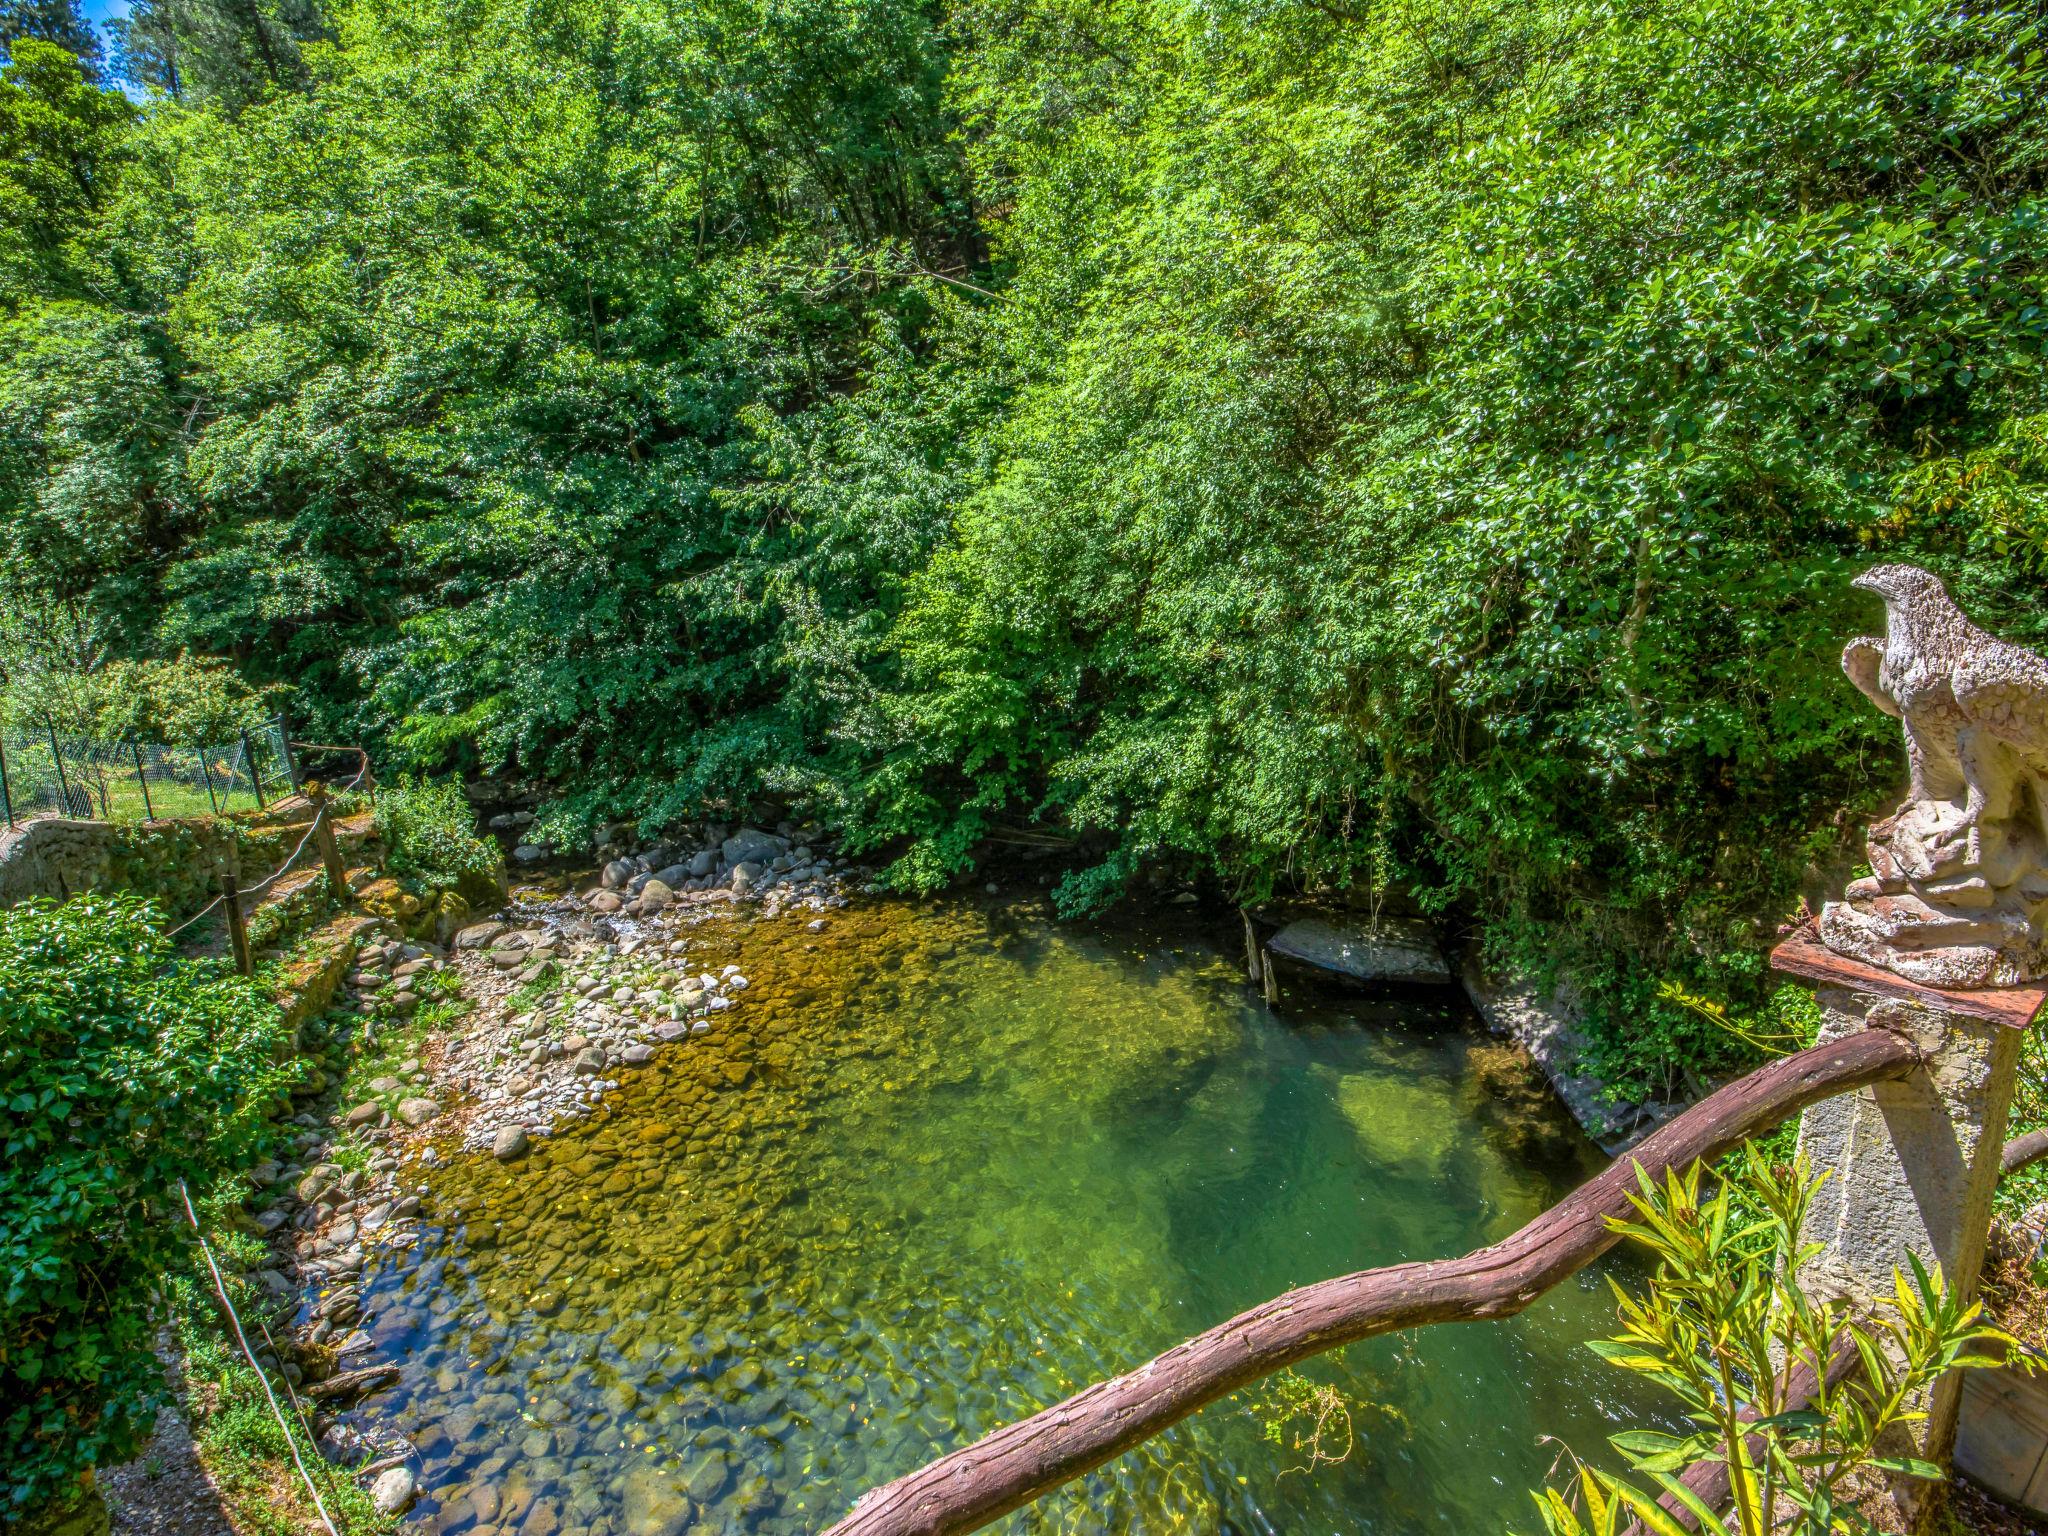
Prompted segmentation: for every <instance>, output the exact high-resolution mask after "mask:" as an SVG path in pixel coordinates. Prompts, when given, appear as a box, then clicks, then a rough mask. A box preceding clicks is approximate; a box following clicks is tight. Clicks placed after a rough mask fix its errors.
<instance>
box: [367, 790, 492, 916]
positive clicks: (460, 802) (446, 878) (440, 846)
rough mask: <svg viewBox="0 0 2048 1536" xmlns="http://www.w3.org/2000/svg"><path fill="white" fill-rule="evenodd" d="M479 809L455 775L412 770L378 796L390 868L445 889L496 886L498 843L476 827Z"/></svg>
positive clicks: (380, 834)
mask: <svg viewBox="0 0 2048 1536" xmlns="http://www.w3.org/2000/svg"><path fill="white" fill-rule="evenodd" d="M475 821H476V815H475V813H474V812H473V811H472V810H471V809H470V805H469V802H468V801H467V800H466V799H464V798H463V794H462V786H461V785H460V784H457V783H456V782H455V781H454V780H453V779H423V778H416V777H414V776H412V775H410V774H408V775H406V776H405V777H403V778H401V779H400V780H399V781H398V782H397V783H396V784H393V785H392V786H391V787H390V788H388V789H384V790H381V791H379V793H378V795H377V816H376V827H377V836H378V838H379V839H381V840H382V842H383V844H384V849H385V854H386V859H385V864H386V867H387V868H388V869H390V871H391V872H392V873H393V874H394V875H397V876H399V877H400V878H401V879H404V880H409V881H413V882H417V883H418V884H421V885H426V886H437V887H441V888H444V889H447V888H453V887H458V886H462V885H465V884H470V883H473V882H475V881H477V880H482V881H484V882H485V883H487V884H491V885H495V884H496V882H497V879H498V874H499V869H500V864H499V859H498V848H497V845H496V844H495V843H493V842H491V841H490V839H488V838H485V837H480V836H478V835H477V833H476V831H475V830H474V827H475Z"/></svg>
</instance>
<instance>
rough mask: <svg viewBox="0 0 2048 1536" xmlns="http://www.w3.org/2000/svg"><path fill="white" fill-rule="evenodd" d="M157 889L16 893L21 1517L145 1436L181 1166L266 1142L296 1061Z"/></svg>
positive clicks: (12, 1049) (266, 1004)
mask: <svg viewBox="0 0 2048 1536" xmlns="http://www.w3.org/2000/svg"><path fill="white" fill-rule="evenodd" d="M160 929H161V919H160V916H159V914H158V913H157V911H156V910H155V908H153V907H151V906H149V905H147V904H145V903H141V902H138V901H136V900H134V899H132V898H128V897H122V896H115V897H105V896H83V897H79V898H77V899H75V900H73V901H70V902H67V903H65V904H64V905H63V906H51V905H49V904H47V903H44V902H41V901H31V902H27V903H25V904H23V905H20V906H16V907H12V908H9V909H8V910H6V911H0V1082H4V1083H5V1085H6V1087H5V1091H4V1094H0V1261H4V1263H0V1268H4V1272H5V1275H6V1282H5V1286H4V1289H0V1402H4V1403H5V1404H6V1407H5V1408H4V1409H0V1446H4V1460H5V1465H6V1468H7V1476H6V1480H5V1496H4V1503H0V1514H4V1516H5V1517H6V1518H8V1519H13V1518H14V1517H16V1516H18V1515H20V1514H21V1513H23V1512H24V1511H26V1510H28V1509H31V1508H33V1507H35V1506H36V1505H37V1504H38V1503H39V1502H40V1501H42V1500H44V1499H47V1498H49V1497H51V1496H52V1495H54V1494H56V1493H58V1492H59V1491H61V1490H62V1489H64V1488H65V1487H66V1486H67V1485H68V1484H69V1482H70V1481H71V1480H72V1479H73V1478H75V1476H76V1475H77V1474H78V1473H79V1472H81V1471H83V1470H85V1469H87V1468H90V1467H93V1466H96V1465H105V1464H110V1463H112V1462H115V1461H118V1460H120V1459H122V1458H123V1457H125V1456H127V1455H130V1454H132V1453H133V1451H134V1449H135V1447H136V1445H137V1444H138V1443H139V1441H140V1439H141V1438H142V1437H143V1436H144V1435H145V1434H146V1433H147V1431H148V1429H149V1425H150V1422H151V1420H152V1418H153V1416H154V1411H155V1408H156V1405H157V1403H158V1401H159V1400H160V1395H161V1382H160V1379H159V1372H158V1367H157V1361H156V1357H155V1355H154V1353H153V1352H152V1349H151V1331H152V1324H151V1322H150V1317H149V1306H150V1297H151V1294H152V1292H153V1289H154V1287H155V1284H156V1282H157V1279H158V1278H159V1277H160V1276H161V1275H162V1273H163V1272H164V1271H165V1269H166V1268H167V1267H169V1266H170V1265H171V1264H172V1263H174V1262H175V1261H176V1260H177V1259H178V1258H179V1256H180V1254H181V1252H182V1247H183V1236H182V1231H181V1228H180V1226H179V1225H178V1224H177V1223H176V1222H175V1221H174V1220H173V1219H172V1217H173V1212H174V1211H175V1209H176V1208H177V1201H178V1189H179V1186H180V1184H181V1183H183V1182H186V1181H190V1182H191V1183H194V1184H198V1185H200V1186H202V1187H203V1186H204V1185H205V1184H206V1182H207V1181H209V1180H211V1179H212V1178H214V1177H216V1176H217V1175H219V1174H221V1173H223V1172H226V1171H228V1170H231V1169H234V1168H237V1167H239V1166H240V1165H241V1164H242V1163H243V1161H244V1160H245V1159H249V1158H251V1157H253V1154H254V1151H255V1149H256V1147H257V1146H258V1144H259V1142H260V1140H261V1138H262V1136H263V1134H264V1131H263V1126H264V1112H265V1110H266V1109H267V1108H268V1106H269V1103H270V1101H271V1100H272V1099H274V1097H275V1096H276V1094H277V1093H278V1091H279V1090H280V1089H281V1088H282V1087H283V1086H284V1085H285V1083H286V1082H287V1081H288V1078H289V1075H290V1074H289V1070H288V1069H287V1068H284V1067H281V1066H278V1065H275V1064H274V1060H273V1053H274V1051H275V1050H276V1049H277V1047H278V1046H279V1045H280V1044H281V1043H283V1041H284V1030H283V1025H282V1021H281V1018H280V1016H279V1014H278V1011H277V1009H276V1007H275V1006H274V1005H273V1004H272V1003H271V1002H270V1001H269V1000H268V999H267V998H265V997H264V996H263V995H262V994H261V992H260V991H259V990H258V989H257V988H256V987H255V986H254V985H252V984H251V983H248V982H244V981H242V980H241V979H240V978H237V977H231V976H224V975H221V974H219V973H218V971H217V968H216V967H214V966H213V965H212V964H211V963H199V962H191V961H181V960H178V959H176V958H175V957H174V956H173V954H172V950H171V946H170V944H169V943H168V942H167V941H166V940H165V939H164V938H163V937H162V934H161V932H160Z"/></svg>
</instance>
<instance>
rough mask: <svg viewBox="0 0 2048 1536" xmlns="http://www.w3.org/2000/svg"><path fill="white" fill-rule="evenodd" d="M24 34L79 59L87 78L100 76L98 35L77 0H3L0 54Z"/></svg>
mask: <svg viewBox="0 0 2048 1536" xmlns="http://www.w3.org/2000/svg"><path fill="white" fill-rule="evenodd" d="M25 37H33V38H40V39H42V40H43V41H44V42H46V43H54V44H55V45H56V46H57V47H59V48H62V49H63V50H64V51H65V52H66V53H68V54H70V55H71V56H72V57H73V58H75V59H77V60H78V63H79V67H80V68H81V69H83V70H84V71H85V73H86V75H87V77H88V78H92V77H94V76H96V75H97V73H98V69H99V60H100V40H99V34H98V33H96V32H95V31H93V27H92V23H91V22H90V21H88V20H86V18H85V17H84V15H82V14H81V13H80V11H79V9H78V0H0V57H6V56H8V55H9V54H10V52H11V51H12V49H13V47H14V45H15V44H16V43H18V42H20V41H21V40H22V39H23V38H25Z"/></svg>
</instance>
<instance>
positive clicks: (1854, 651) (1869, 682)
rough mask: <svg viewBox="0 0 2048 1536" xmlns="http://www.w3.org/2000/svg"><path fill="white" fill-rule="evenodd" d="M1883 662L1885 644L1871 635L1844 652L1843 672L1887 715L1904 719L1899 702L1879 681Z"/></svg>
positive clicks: (1852, 642) (1854, 643)
mask: <svg viewBox="0 0 2048 1536" xmlns="http://www.w3.org/2000/svg"><path fill="white" fill-rule="evenodd" d="M1883 661H1884V642H1883V641H1882V640H1879V639H1876V638H1874V637H1873V636H1870V635H1865V636H1863V637H1862V638H1861V639H1858V640H1851V641H1850V642H1849V644H1848V645H1847V646H1846V647H1844V649H1843V651H1842V670H1843V671H1844V672H1846V673H1848V674H1849V681H1850V682H1852V683H1854V684H1855V685H1856V686H1857V687H1858V688H1859V689H1861V690H1862V691H1863V695H1864V697H1866V698H1867V699H1869V700H1870V702H1871V703H1873V704H1875V705H1876V706H1877V707H1878V708H1879V709H1881V710H1883V711H1884V712H1885V713H1886V714H1888V715H1893V716H1899V717H1903V715H1904V711H1903V710H1901V709H1900V708H1899V706H1898V703H1897V701H1896V700H1894V699H1893V698H1892V696H1891V695H1890V694H1888V693H1886V692H1885V691H1884V688H1883V686H1882V685H1881V684H1879V682H1878V680H1877V669H1878V667H1879V666H1880V665H1881V664H1882V663H1883Z"/></svg>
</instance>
